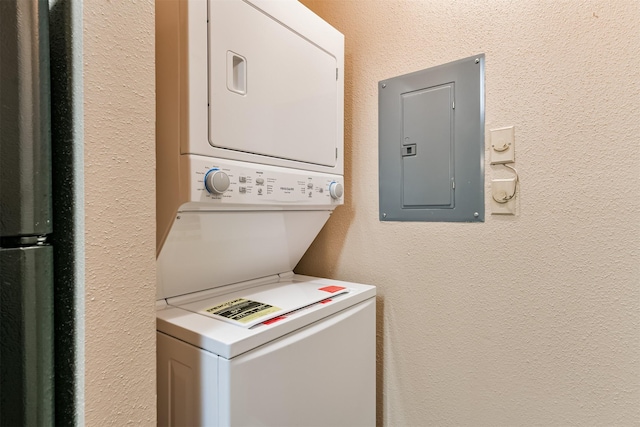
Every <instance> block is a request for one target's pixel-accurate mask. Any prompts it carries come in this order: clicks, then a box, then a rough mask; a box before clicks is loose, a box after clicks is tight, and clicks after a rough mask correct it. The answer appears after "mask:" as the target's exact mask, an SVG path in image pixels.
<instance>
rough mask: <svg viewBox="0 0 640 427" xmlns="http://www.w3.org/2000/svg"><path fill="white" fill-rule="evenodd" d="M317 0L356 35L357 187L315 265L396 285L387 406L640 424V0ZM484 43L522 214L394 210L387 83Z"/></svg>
mask: <svg viewBox="0 0 640 427" xmlns="http://www.w3.org/2000/svg"><path fill="white" fill-rule="evenodd" d="M304 3H305V4H307V5H308V6H310V7H311V9H313V10H315V11H316V12H317V13H319V14H320V15H321V16H322V17H324V18H325V19H326V20H327V21H328V22H330V23H331V24H333V25H334V26H335V27H337V28H338V29H339V30H340V31H342V32H343V33H344V34H345V36H346V56H347V57H346V66H347V71H346V106H345V107H346V123H345V131H346V141H345V142H346V179H347V184H346V197H347V204H346V205H345V206H343V207H341V208H339V209H338V210H337V211H336V213H335V214H334V216H333V217H332V219H331V220H330V222H329V223H328V225H327V226H326V227H325V229H324V231H323V232H322V234H321V235H320V236H319V237H318V238H317V239H316V242H315V243H314V245H313V246H312V248H311V249H310V250H309V252H308V253H307V254H306V255H305V257H304V258H303V260H302V261H301V263H300V264H299V266H298V268H297V272H301V273H306V274H314V275H325V276H330V277H332V278H338V279H343V280H351V281H358V282H365V283H372V284H375V285H377V286H378V293H379V304H378V309H379V312H378V316H379V317H378V328H379V336H378V340H379V343H378V344H379V345H378V347H379V353H378V358H379V364H378V368H379V379H378V398H379V405H378V416H379V423H380V424H384V425H389V426H409V425H412V426H427V425H474V426H477V425H534V424H536V425H638V424H639V423H640V388H639V387H640V357H639V356H638V354H639V353H638V351H639V349H640V143H639V141H640V59H639V58H640V56H639V55H638V52H639V51H640V26H639V25H638V23H640V2H638V1H637V0H616V1H611V2H602V1H599V0H581V1H578V0H564V1H552V0H544V1H543V0H538V1H521V2H511V1H497V0H495V1H490V0H473V1H472V0H469V1H459V2H453V1H450V0H429V1H391V0H385V1H353V0H352V1H331V0H305V1H304ZM481 52H484V53H486V129H487V130H488V129H491V128H498V127H503V126H509V125H514V126H515V127H516V146H517V149H516V160H517V163H516V167H517V169H518V171H519V172H520V177H521V192H520V195H519V199H518V215H517V216H516V217H495V216H491V215H490V211H489V209H488V208H487V220H486V222H485V223H484V224H446V223H399V222H397V223H380V222H379V221H378V194H377V191H378V188H377V182H378V181H377V180H378V174H377V167H378V163H377V162H378V157H377V144H378V138H377V120H378V118H377V82H378V81H379V80H382V79H385V78H389V77H393V76H395V75H399V74H404V73H407V72H411V71H416V70H419V69H423V68H427V67H430V66H434V65H438V64H442V63H446V62H449V61H452V60H456V59H459V58H464V57H467V56H470V55H473V54H476V53H481ZM487 135H488V133H487ZM487 159H488V152H487ZM508 175H509V173H508V172H506V171H505V170H503V169H501V168H500V167H492V166H489V165H488V163H487V167H486V183H487V185H486V190H485V192H486V203H487V206H488V204H489V199H488V198H489V197H490V196H489V194H490V193H489V181H490V180H491V179H492V178H498V177H505V176H508Z"/></svg>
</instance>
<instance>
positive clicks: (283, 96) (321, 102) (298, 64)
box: [208, 1, 339, 167]
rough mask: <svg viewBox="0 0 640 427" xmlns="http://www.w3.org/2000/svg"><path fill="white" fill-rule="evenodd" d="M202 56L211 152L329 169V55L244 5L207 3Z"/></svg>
mask: <svg viewBox="0 0 640 427" xmlns="http://www.w3.org/2000/svg"><path fill="white" fill-rule="evenodd" d="M302 18H303V17H302V16H301V19H302ZM208 55H209V104H210V105H209V143H210V144H211V145H212V146H213V147H217V148H223V149H229V150H234V151H239V152H243V153H252V154H258V155H264V156H269V157H274V158H280V159H287V160H294V161H300V162H306V163H312V164H317V165H323V166H329V167H333V166H335V165H336V157H337V151H336V150H337V147H338V145H337V144H338V131H337V126H338V122H339V121H338V117H339V115H338V107H339V101H338V81H337V77H336V76H337V71H336V70H337V68H338V63H337V61H336V58H335V57H334V56H333V55H331V54H330V53H329V52H327V51H326V50H323V49H322V48H320V47H319V45H318V44H316V43H314V42H313V41H312V40H311V39H309V38H308V37H305V36H304V35H303V34H301V33H300V32H297V31H295V30H293V29H292V28H291V27H290V26H287V25H285V24H283V23H282V22H281V21H280V20H278V19H276V18H274V17H273V16H271V15H269V14H268V13H267V12H265V11H264V10H263V9H260V8H258V7H256V6H254V5H253V4H251V3H249V2H246V1H210V2H209V52H208Z"/></svg>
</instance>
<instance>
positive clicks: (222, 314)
mask: <svg viewBox="0 0 640 427" xmlns="http://www.w3.org/2000/svg"><path fill="white" fill-rule="evenodd" d="M347 293H349V289H348V288H346V287H345V286H338V285H329V286H324V285H319V284H317V283H314V282H307V283H293V282H291V283H288V284H278V285H277V286H274V287H268V288H265V287H259V288H252V289H245V290H242V291H237V292H233V293H230V294H225V295H220V296H218V297H214V298H208V299H205V300H202V301H196V302H192V303H189V304H184V305H181V306H180V308H183V309H185V310H189V311H192V312H194V313H198V314H202V315H203V316H208V317H213V318H214V319H217V320H221V321H223V322H227V323H230V324H232V325H235V326H238V327H242V328H251V327H253V326H256V325H258V324H260V323H265V322H267V324H269V323H271V322H274V321H277V320H281V319H282V318H283V317H284V316H286V315H290V314H292V313H293V312H295V311H297V310H300V309H303V308H305V307H309V306H311V305H313V304H316V303H322V302H324V301H326V300H329V299H331V298H337V297H339V296H341V295H343V294H347Z"/></svg>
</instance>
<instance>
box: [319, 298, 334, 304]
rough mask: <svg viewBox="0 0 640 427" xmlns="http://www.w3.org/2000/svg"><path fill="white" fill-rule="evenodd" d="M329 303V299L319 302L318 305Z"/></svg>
mask: <svg viewBox="0 0 640 427" xmlns="http://www.w3.org/2000/svg"><path fill="white" fill-rule="evenodd" d="M330 302H331V298H329V299H326V300H324V301H320V304H327V303H330Z"/></svg>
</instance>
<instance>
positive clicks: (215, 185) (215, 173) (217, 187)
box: [204, 168, 231, 194]
mask: <svg viewBox="0 0 640 427" xmlns="http://www.w3.org/2000/svg"><path fill="white" fill-rule="evenodd" d="M230 184H231V181H229V175H227V174H226V173H224V172H222V171H221V170H220V169H218V168H213V169H210V170H209V172H207V174H206V175H205V176H204V186H205V188H206V189H207V191H208V192H209V193H211V194H222V193H224V192H225V191H227V190H228V189H229V185H230Z"/></svg>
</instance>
